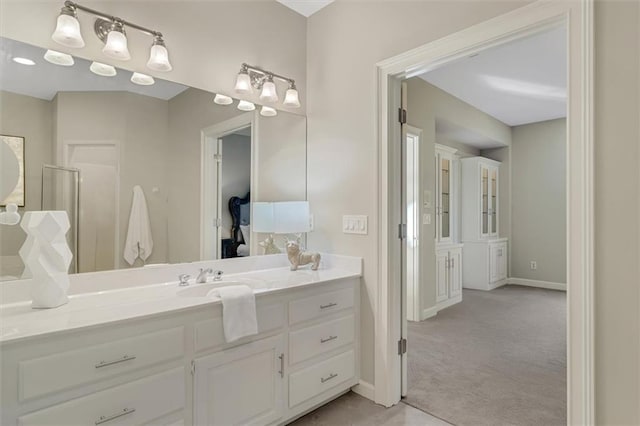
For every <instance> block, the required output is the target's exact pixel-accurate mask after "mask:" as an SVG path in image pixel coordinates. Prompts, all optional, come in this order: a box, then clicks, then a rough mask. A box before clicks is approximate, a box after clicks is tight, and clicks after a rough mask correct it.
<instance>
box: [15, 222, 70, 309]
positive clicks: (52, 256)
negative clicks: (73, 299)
mask: <svg viewBox="0 0 640 426" xmlns="http://www.w3.org/2000/svg"><path fill="white" fill-rule="evenodd" d="M20 226H21V227H22V229H24V230H25V232H26V233H27V240H26V241H25V242H24V244H23V245H22V248H21V249H20V257H21V258H22V261H23V262H24V265H25V268H24V273H23V278H26V277H31V280H32V281H31V282H32V284H31V299H32V304H31V307H32V308H56V307H58V306H60V305H64V304H65V303H67V302H68V301H69V299H68V298H67V290H68V289H69V265H70V264H71V259H72V258H73V254H72V253H71V250H70V249H69V245H68V244H67V239H66V237H65V236H66V234H67V231H68V230H69V218H68V217H67V212H64V211H33V212H26V213H25V214H24V218H23V219H22V222H21V224H20Z"/></svg>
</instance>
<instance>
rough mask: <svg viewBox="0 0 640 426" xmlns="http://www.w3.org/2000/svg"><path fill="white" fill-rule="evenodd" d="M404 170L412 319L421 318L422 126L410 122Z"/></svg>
mask: <svg viewBox="0 0 640 426" xmlns="http://www.w3.org/2000/svg"><path fill="white" fill-rule="evenodd" d="M407 127H408V130H407V137H406V139H405V141H406V158H405V172H406V174H407V179H406V185H407V186H406V191H407V194H406V202H407V238H406V246H407V257H406V277H407V319H408V320H409V321H420V291H419V286H420V282H419V279H418V278H419V275H418V271H419V265H420V258H419V250H418V249H419V234H420V232H419V231H420V199H419V198H418V191H419V185H420V168H419V160H420V157H419V145H420V144H419V142H420V136H419V135H420V133H421V131H420V130H419V129H415V128H412V127H411V126H407Z"/></svg>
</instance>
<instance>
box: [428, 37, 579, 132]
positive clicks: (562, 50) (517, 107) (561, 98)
mask: <svg viewBox="0 0 640 426" xmlns="http://www.w3.org/2000/svg"><path fill="white" fill-rule="evenodd" d="M565 32H566V28H565V27H560V28H555V29H552V30H549V31H546V32H543V33H539V34H536V35H532V36H530V37H527V38H523V39H518V40H516V41H513V42H510V43H506V44H504V45H501V46H497V47H494V48H491V49H488V50H486V51H483V52H481V53H480V54H479V55H477V56H472V57H467V58H464V59H461V60H459V61H457V62H454V63H451V64H448V65H445V66H444V67H441V68H438V69H436V70H434V71H431V72H428V73H426V74H423V75H421V76H420V77H421V78H422V79H424V80H425V81H427V82H429V83H431V84H433V85H434V86H436V87H439V88H440V89H442V90H444V91H445V92H448V93H450V94H452V95H453V96H455V97H457V98H459V99H461V100H463V101H464V102H466V103H468V104H470V105H473V106H474V107H476V108H477V109H479V110H481V111H483V112H485V113H487V114H489V115H491V116H493V117H495V118H497V119H498V120H500V121H502V122H503V123H505V124H507V125H509V126H518V125H521V124H527V123H535V122H538V121H545V120H551V119H554V118H561V117H566V103H567V97H566V92H567V49H566V41H565Z"/></svg>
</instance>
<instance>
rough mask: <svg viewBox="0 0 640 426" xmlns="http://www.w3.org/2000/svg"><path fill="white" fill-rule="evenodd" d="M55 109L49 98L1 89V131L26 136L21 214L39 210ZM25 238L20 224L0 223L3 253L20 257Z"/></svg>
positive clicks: (49, 151) (50, 147)
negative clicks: (8, 224)
mask: <svg viewBox="0 0 640 426" xmlns="http://www.w3.org/2000/svg"><path fill="white" fill-rule="evenodd" d="M52 109H53V106H52V104H51V102H50V101H46V100H43V99H38V98H34V97H31V96H24V95H18V94H16V93H10V92H5V91H0V134H3V135H9V136H23V137H24V154H25V207H24V208H20V212H21V213H22V212H24V211H27V210H40V205H41V204H40V201H41V192H42V181H41V179H42V165H43V164H45V163H46V164H51V163H52V161H53V138H52V131H53V127H52V126H53V124H52V117H51V115H52ZM2 210H4V208H3V209H2ZM25 238H26V234H25V233H24V231H23V230H22V229H21V228H20V227H19V226H0V240H1V242H0V255H2V256H17V255H18V250H19V249H20V247H22V244H23V243H24V240H25ZM0 275H2V271H0Z"/></svg>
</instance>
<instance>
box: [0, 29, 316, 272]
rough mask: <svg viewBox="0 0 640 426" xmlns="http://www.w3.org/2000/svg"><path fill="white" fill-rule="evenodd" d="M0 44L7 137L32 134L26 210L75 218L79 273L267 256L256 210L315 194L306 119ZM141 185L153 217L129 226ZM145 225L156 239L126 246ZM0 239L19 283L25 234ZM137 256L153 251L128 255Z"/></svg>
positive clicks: (0, 128)
mask: <svg viewBox="0 0 640 426" xmlns="http://www.w3.org/2000/svg"><path fill="white" fill-rule="evenodd" d="M0 49H1V53H2V58H1V61H2V63H1V64H0V66H1V69H0V110H1V111H2V115H1V117H0V134H2V135H12V136H16V137H20V138H23V140H24V186H25V189H24V196H25V200H24V207H21V208H20V212H21V213H22V212H23V211H30V210H42V209H44V210H66V211H67V212H68V214H69V218H70V221H71V224H72V229H71V230H70V231H69V233H68V235H67V237H68V241H69V245H70V247H71V249H72V252H73V253H74V262H73V263H72V266H71V272H93V271H102V270H109V269H119V268H131V267H142V266H146V267H148V266H150V265H152V264H163V263H178V262H191V261H198V260H204V259H217V258H224V257H235V256H246V255H255V254H262V250H261V247H260V246H259V241H260V238H259V237H261V236H260V235H255V236H254V237H253V238H252V236H251V234H252V232H251V210H252V209H251V203H252V202H255V201H300V200H305V199H306V118H305V117H304V116H302V115H296V114H291V113H287V112H282V111H276V115H275V116H263V115H261V114H260V109H261V107H260V106H259V105H256V109H255V110H253V111H243V110H240V109H238V106H239V101H238V100H235V99H231V98H228V99H226V100H225V99H224V98H223V99H222V101H221V100H220V99H218V102H220V103H223V104H219V103H216V102H214V99H215V94H214V93H209V92H206V91H203V90H200V89H197V88H192V87H187V86H184V85H181V84H177V83H174V82H170V81H165V80H161V79H158V78H155V77H154V78H153V79H150V78H149V77H147V76H140V75H135V77H134V74H133V73H132V72H130V71H126V70H122V69H118V68H113V67H111V66H109V65H108V64H97V63H92V62H91V61H87V60H84V59H81V58H75V57H70V56H68V55H67V56H65V55H60V54H57V53H55V52H53V53H52V52H50V51H46V50H45V49H42V48H39V47H35V46H31V45H27V44H24V43H21V42H17V41H14V40H10V39H6V38H0ZM45 56H46V59H45ZM20 58H21V59H20ZM105 62H107V61H105ZM114 73H115V75H114ZM211 78H216V77H215V76H211ZM132 79H133V80H135V81H136V82H137V83H138V84H136V83H135V82H133V81H132ZM233 83H234V82H233V81H230V82H229V88H230V90H231V89H232V87H233ZM224 103H228V104H226V105H225V104H224ZM274 111H275V110H274ZM271 114H273V111H271ZM2 152H4V151H2ZM135 187H139V188H140V189H141V193H142V195H143V197H142V198H143V199H144V200H145V202H146V209H147V212H148V215H147V216H148V218H149V220H148V222H146V221H145V220H142V221H140V222H137V221H133V222H131V221H130V216H131V212H132V208H133V209H134V211H135V212H139V211H140V210H139V208H140V205H141V204H140V203H138V202H136V203H134V188H135ZM135 198H136V199H137V200H139V199H140V197H135ZM2 202H3V200H0V203H2ZM134 215H137V213H135V214H134ZM143 216H144V215H143ZM147 226H148V228H149V229H150V230H151V240H152V245H151V241H149V239H147V241H145V242H143V245H144V246H146V247H140V246H139V245H138V244H135V246H134V247H132V246H133V245H132V244H127V241H128V239H127V237H128V233H129V232H130V231H131V232H134V231H135V229H130V227H137V228H138V229H146V227H147ZM0 235H1V238H0V240H1V242H0V245H1V247H0V249H1V252H0V256H1V257H0V279H2V280H7V279H16V278H20V277H22V272H23V264H22V262H21V260H20V257H19V254H18V251H19V249H20V247H21V246H22V244H23V243H24V240H25V233H24V231H23V230H22V229H20V227H19V226H1V227H0ZM132 235H133V234H132ZM133 240H134V239H133V238H132V239H130V241H133ZM280 245H282V244H280ZM138 249H140V251H143V250H147V252H148V251H149V250H150V251H151V253H150V255H149V256H148V257H147V258H146V259H145V260H144V261H143V260H142V259H141V258H139V257H137V258H133V257H131V253H132V252H133V254H134V255H135V254H136V251H137V250H138ZM127 253H128V254H129V256H127ZM125 257H128V258H129V259H128V260H127V259H126V258H125ZM131 260H133V262H132V264H130V261H131Z"/></svg>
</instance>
